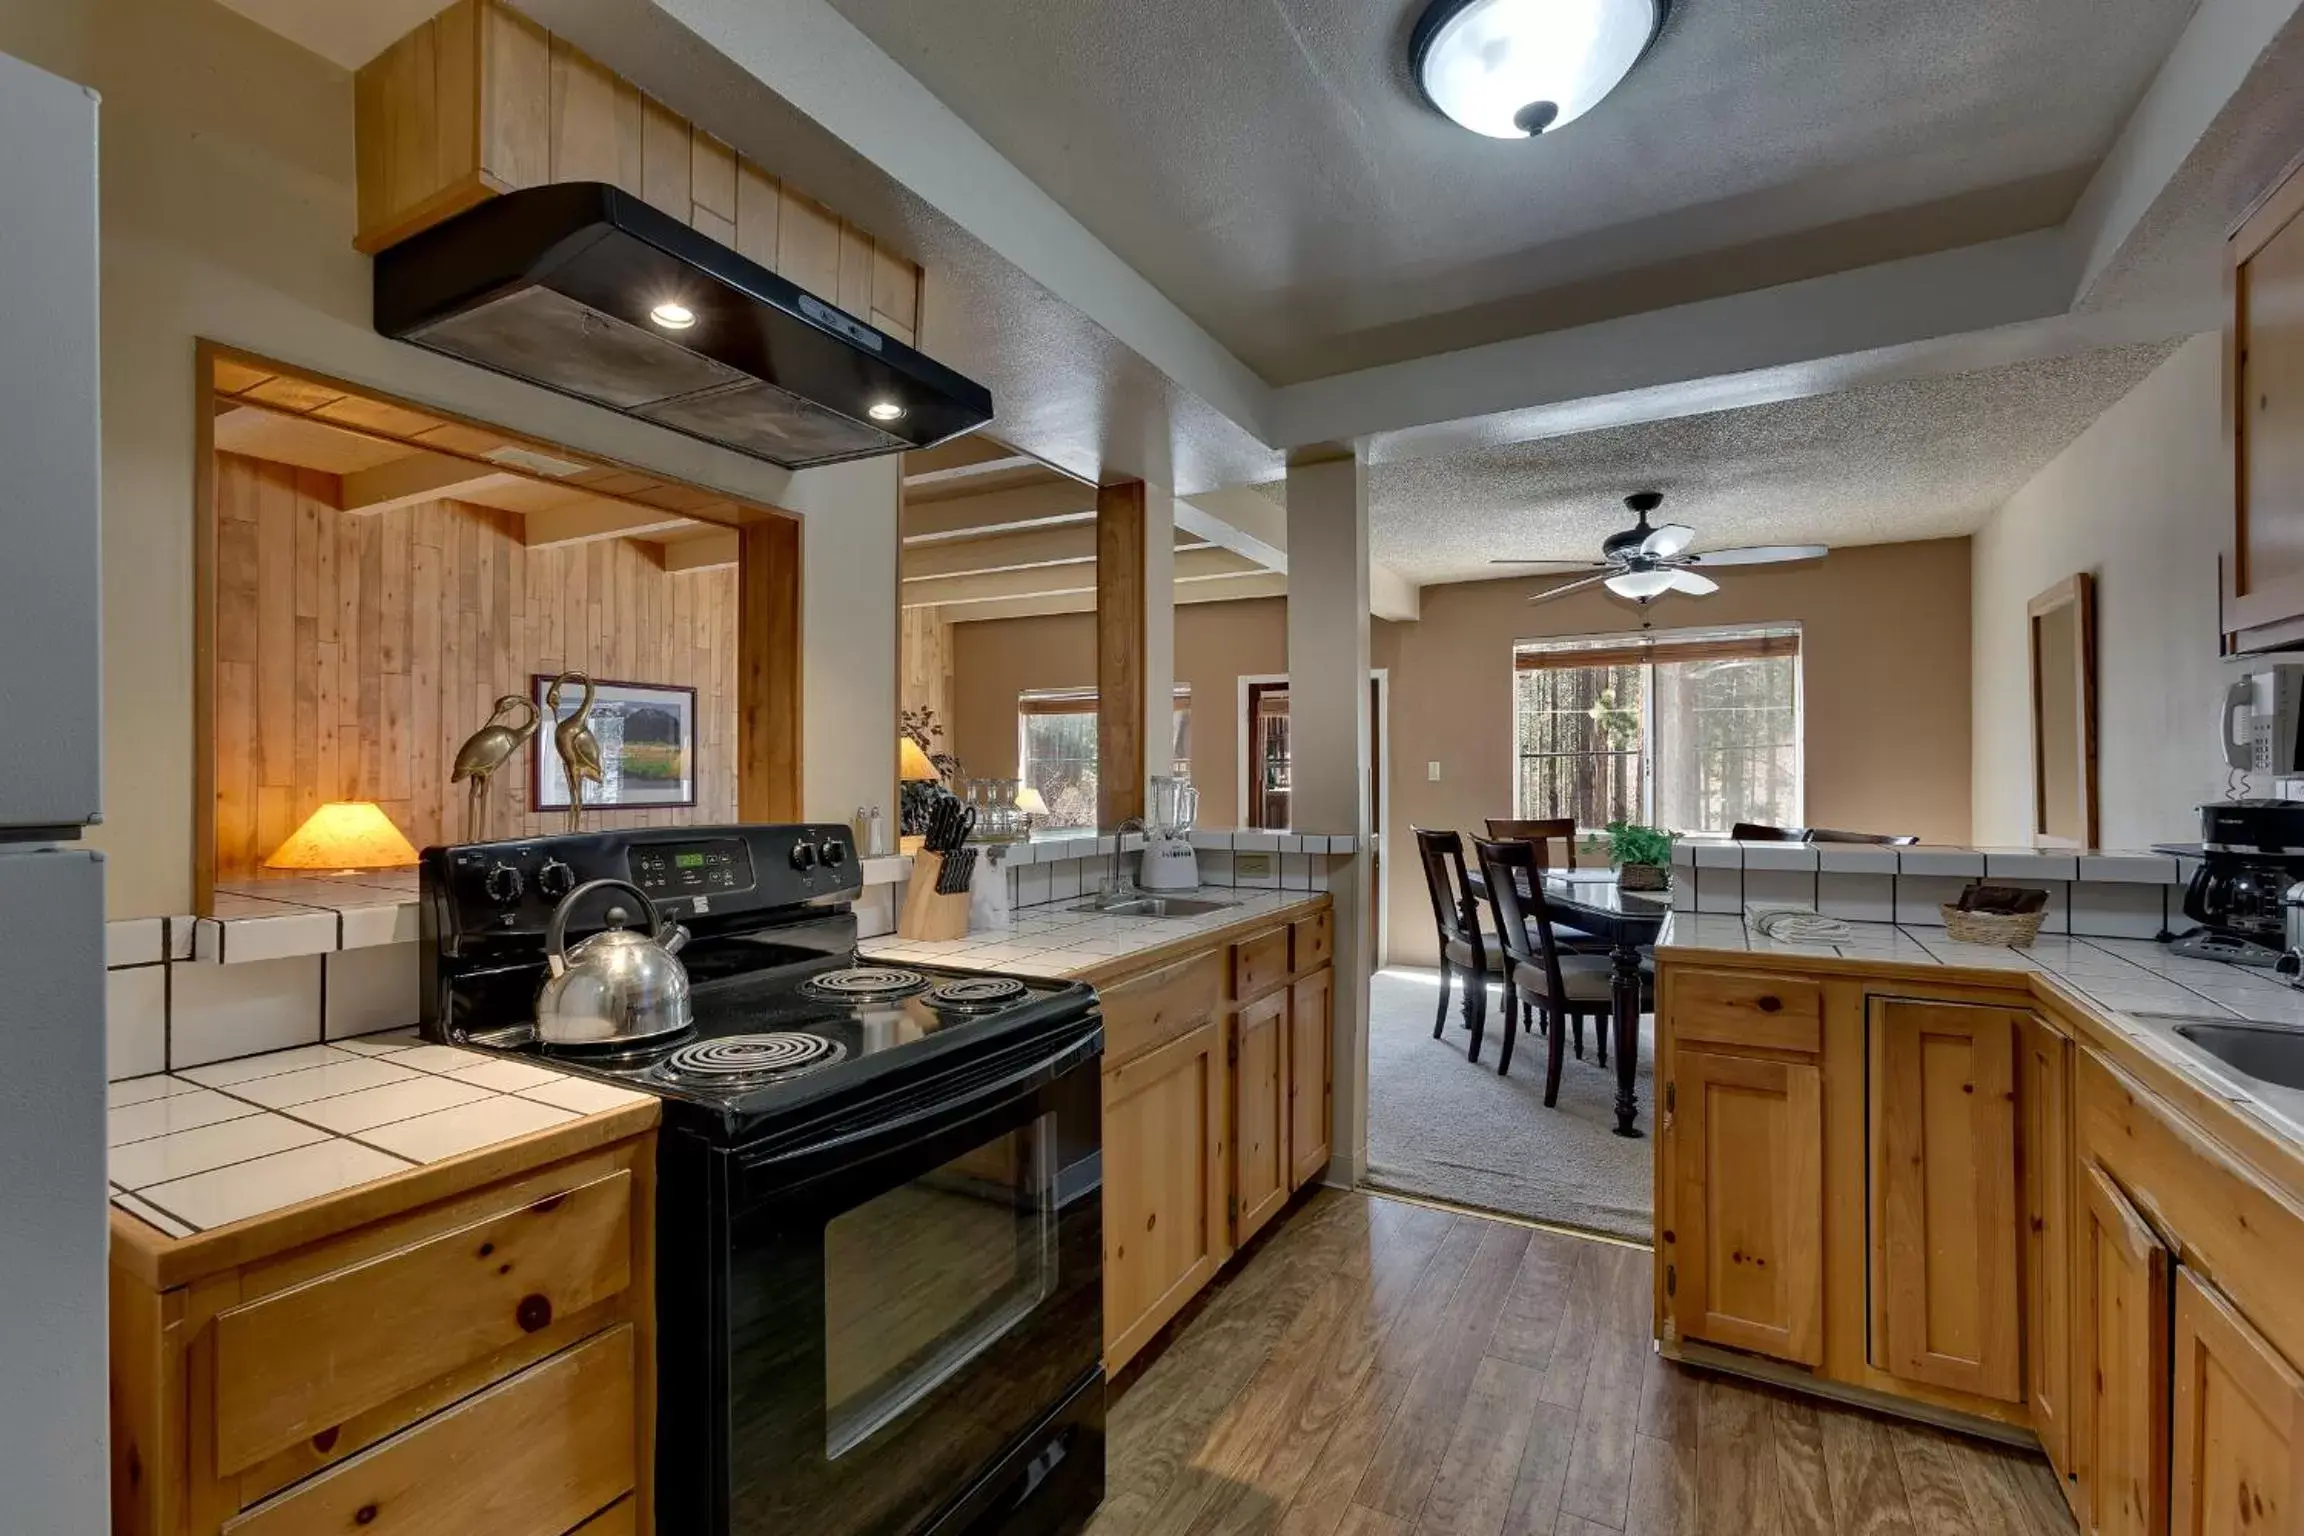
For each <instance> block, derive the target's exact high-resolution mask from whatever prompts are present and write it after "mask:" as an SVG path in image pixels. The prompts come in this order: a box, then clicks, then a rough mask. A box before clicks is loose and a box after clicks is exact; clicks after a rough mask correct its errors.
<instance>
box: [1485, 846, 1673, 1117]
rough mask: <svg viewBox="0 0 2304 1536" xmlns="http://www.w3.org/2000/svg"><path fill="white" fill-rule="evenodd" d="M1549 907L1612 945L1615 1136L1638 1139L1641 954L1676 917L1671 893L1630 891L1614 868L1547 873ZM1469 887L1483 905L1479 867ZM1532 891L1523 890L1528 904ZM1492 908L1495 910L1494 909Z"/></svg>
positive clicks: (1610, 992) (1610, 982)
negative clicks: (1668, 920) (1618, 877)
mask: <svg viewBox="0 0 2304 1536" xmlns="http://www.w3.org/2000/svg"><path fill="white" fill-rule="evenodd" d="M1542 874H1543V879H1544V904H1545V906H1546V907H1547V908H1548V909H1549V910H1550V911H1551V914H1552V915H1553V917H1554V918H1556V919H1557V920H1558V921H1560V922H1562V923H1566V924H1569V925H1571V926H1573V927H1576V928H1580V929H1582V930H1583V931H1584V932H1586V933H1588V934H1590V935H1592V936H1593V937H1594V938H1596V939H1600V940H1603V941H1604V942H1605V943H1606V944H1607V945H1608V960H1609V974H1608V1003H1609V1014H1610V1020H1609V1022H1610V1023H1612V1024H1613V1025H1614V1026H1615V1029H1614V1033H1615V1036H1616V1040H1615V1048H1616V1134H1617V1135H1619V1136H1627V1137H1638V1136H1639V1135H1640V1134H1641V1131H1640V1126H1639V1124H1638V1119H1639V1111H1640V1105H1639V1100H1638V1098H1637V1096H1636V1095H1635V1093H1634V1092H1633V1088H1634V1085H1635V1083H1636V1082H1637V1081H1638V1077H1639V1071H1640V968H1641V965H1642V963H1643V961H1644V960H1645V958H1646V957H1645V956H1644V955H1643V954H1642V953H1641V951H1642V950H1643V949H1645V948H1647V947H1648V946H1651V945H1653V944H1654V943H1655V942H1656V938H1657V935H1659V934H1660V933H1662V932H1663V931H1664V922H1665V919H1667V918H1669V917H1670V916H1671V915H1672V896H1671V893H1670V892H1669V891H1627V890H1625V889H1624V888H1623V887H1622V886H1621V885H1620V884H1618V882H1617V879H1616V871H1615V870H1613V869H1547V870H1544V871H1542ZM1465 883H1466V884H1467V885H1469V886H1470V887H1471V888H1472V894H1473V895H1474V896H1476V897H1478V898H1479V899H1480V900H1482V901H1486V900H1487V899H1488V882H1487V879H1486V877H1485V876H1484V875H1483V874H1482V873H1481V871H1479V870H1477V869H1473V870H1467V871H1466V872H1465ZM1532 895H1533V893H1532V892H1530V891H1528V890H1525V889H1523V890H1522V891H1521V892H1520V897H1521V899H1522V900H1523V901H1526V900H1528V899H1530V898H1531V896H1532ZM1491 910H1493V908H1491Z"/></svg>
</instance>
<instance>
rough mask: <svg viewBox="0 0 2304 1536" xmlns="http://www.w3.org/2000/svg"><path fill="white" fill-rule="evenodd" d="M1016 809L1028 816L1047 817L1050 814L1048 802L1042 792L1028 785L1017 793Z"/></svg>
mask: <svg viewBox="0 0 2304 1536" xmlns="http://www.w3.org/2000/svg"><path fill="white" fill-rule="evenodd" d="M1016 809H1018V810H1020V811H1022V812H1023V813H1024V814H1025V815H1027V816H1045V815H1047V814H1048V802H1047V800H1046V799H1045V798H1043V797H1042V795H1041V793H1040V791H1038V790H1036V789H1034V788H1033V787H1032V786H1031V785H1029V784H1027V785H1025V786H1024V787H1023V788H1021V789H1019V790H1017V791H1016Z"/></svg>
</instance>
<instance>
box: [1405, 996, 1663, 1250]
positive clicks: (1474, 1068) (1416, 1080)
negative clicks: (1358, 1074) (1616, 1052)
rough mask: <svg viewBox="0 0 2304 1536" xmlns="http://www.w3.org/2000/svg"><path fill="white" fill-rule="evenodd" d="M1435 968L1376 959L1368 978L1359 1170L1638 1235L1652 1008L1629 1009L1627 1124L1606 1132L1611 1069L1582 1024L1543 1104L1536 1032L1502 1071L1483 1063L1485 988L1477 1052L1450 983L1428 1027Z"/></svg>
mask: <svg viewBox="0 0 2304 1536" xmlns="http://www.w3.org/2000/svg"><path fill="white" fill-rule="evenodd" d="M1439 985H1440V973H1439V972H1438V971H1425V970H1410V969H1407V968H1397V969H1391V970H1385V971H1379V972H1378V973H1377V974H1376V976H1375V978H1374V979H1373V980H1372V981H1371V982H1370V983H1369V1017H1368V1100H1369V1102H1368V1182H1369V1183H1370V1184H1373V1185H1375V1186H1377V1187H1378V1188H1381V1189H1389V1190H1396V1191H1398V1192H1400V1193H1402V1194H1409V1195H1422V1196H1424V1197H1426V1198H1428V1199H1434V1200H1446V1201H1449V1202H1452V1203H1454V1204H1457V1205H1468V1206H1475V1207H1477V1208H1479V1209H1482V1210H1490V1211H1502V1212H1504V1213H1506V1214H1507V1215H1513V1216H1525V1217H1527V1218H1529V1219H1531V1220H1535V1221H1545V1222H1553V1223H1556V1224H1558V1225H1560V1226H1564V1227H1577V1228H1581V1229H1583V1230H1585V1231H1589V1232H1604V1233H1607V1234H1609V1235H1610V1236H1613V1237H1629V1238H1635V1239H1638V1240H1639V1241H1641V1242H1646V1241H1648V1240H1649V1238H1650V1236H1651V1230H1650V1229H1651V1218H1652V1215H1653V1211H1652V1203H1651V1202H1652V1194H1651V1176H1650V1158H1651V1156H1652V1154H1653V1150H1654V1147H1655V1141H1654V1140H1653V1136H1654V1132H1655V1128H1656V1127H1655V1089H1654V1080H1653V1072H1652V1068H1653V1062H1654V1057H1655V1036H1654V1032H1653V1025H1654V1021H1653V1020H1651V1019H1646V1018H1643V1019H1642V1020H1641V1021H1640V1075H1639V1079H1638V1088H1637V1090H1636V1091H1637V1093H1638V1095H1639V1103H1640V1117H1639V1122H1638V1123H1639V1126H1640V1129H1641V1130H1642V1131H1643V1132H1644V1133H1647V1134H1645V1135H1643V1136H1642V1137H1641V1139H1640V1140H1637V1141H1632V1140H1627V1139H1625V1138H1623V1137H1620V1136H1617V1135H1616V1134H1614V1126H1615V1124H1616V1069H1615V1063H1614V1062H1613V1060H1611V1062H1610V1064H1609V1067H1608V1069H1607V1070H1606V1071H1602V1070H1601V1069H1600V1067H1599V1065H1598V1063H1597V1060H1596V1058H1595V1056H1594V1054H1593V1042H1592V1034H1591V1027H1590V1026H1589V1025H1587V1026H1586V1030H1585V1039H1584V1059H1583V1060H1582V1061H1578V1060H1577V1059H1576V1057H1575V1054H1574V1053H1573V1052H1571V1053H1570V1054H1569V1056H1568V1058H1567V1061H1566V1062H1565V1064H1564V1065H1563V1066H1562V1068H1561V1072H1560V1102H1559V1105H1558V1106H1557V1107H1556V1108H1552V1109H1546V1108H1545V1107H1544V1039H1543V1037H1542V1036H1541V1035H1536V1034H1524V1035H1522V1036H1521V1037H1520V1040H1519V1043H1518V1044H1517V1045H1516V1046H1515V1047H1514V1048H1513V1053H1512V1073H1511V1075H1510V1076H1509V1077H1499V1076H1497V1074H1496V1062H1497V1058H1498V1052H1499V1049H1500V1046H1501V1034H1502V1030H1503V1022H1502V1021H1503V1016H1504V1010H1503V1003H1502V1000H1501V998H1499V997H1498V996H1496V995H1495V994H1494V993H1491V994H1490V996H1489V1000H1488V1028H1487V1033H1486V1038H1485V1039H1484V1040H1483V1042H1482V1045H1481V1049H1480V1060H1479V1061H1478V1062H1470V1061H1466V1060H1465V1059H1464V1051H1465V1048H1466V1046H1467V1045H1468V1044H1469V1043H1470V1040H1471V1035H1470V1033H1469V1032H1468V1031H1466V1030H1465V1029H1464V1028H1463V1027H1462V1024H1463V1011H1462V1007H1461V1003H1460V999H1461V997H1462V995H1463V994H1462V991H1461V989H1458V988H1451V989H1450V998H1451V1001H1450V1004H1449V1009H1448V1028H1447V1030H1446V1032H1445V1033H1444V1034H1443V1035H1442V1037H1441V1038H1440V1039H1438V1040H1435V1039H1433V1038H1432V1010H1433V1009H1434V1007H1435V1006H1436V1005H1437V1004H1438V1001H1439V990H1438V989H1439Z"/></svg>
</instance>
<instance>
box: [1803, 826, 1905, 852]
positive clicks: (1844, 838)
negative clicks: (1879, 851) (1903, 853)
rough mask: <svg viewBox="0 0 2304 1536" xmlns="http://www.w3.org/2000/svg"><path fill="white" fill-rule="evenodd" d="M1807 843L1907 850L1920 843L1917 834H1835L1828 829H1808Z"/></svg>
mask: <svg viewBox="0 0 2304 1536" xmlns="http://www.w3.org/2000/svg"><path fill="white" fill-rule="evenodd" d="M1808 841H1810V842H1812V843H1877V844H1880V845H1881V846H1882V847H1887V848H1909V847H1911V846H1912V845H1913V844H1914V843H1917V842H1918V841H1920V838H1919V836H1918V834H1916V833H1911V832H1906V833H1901V834H1897V835H1891V834H1889V833H1886V832H1835V831H1833V830H1832V829H1831V828H1830V827H1810V828H1809V829H1808Z"/></svg>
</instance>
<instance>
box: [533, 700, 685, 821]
mask: <svg viewBox="0 0 2304 1536" xmlns="http://www.w3.org/2000/svg"><path fill="white" fill-rule="evenodd" d="M552 681H553V680H552V679H551V678H550V677H547V676H545V675H544V674H542V673H537V674H536V675H535V676H533V677H531V678H530V679H529V687H530V688H531V690H532V691H533V694H534V697H535V700H536V709H537V711H538V713H540V714H541V715H542V716H543V724H542V725H540V726H538V727H537V730H536V737H535V741H534V743H533V745H532V746H531V748H530V754H531V756H530V760H531V762H532V763H533V764H534V769H533V771H532V772H531V773H530V775H529V779H528V784H529V791H528V803H529V805H530V806H531V807H532V808H533V809H535V810H539V811H564V810H566V809H568V775H567V772H566V770H565V768H564V767H563V766H562V764H561V762H560V753H559V749H558V748H557V746H556V745H555V744H554V741H553V734H552V727H553V726H554V725H556V724H557V723H558V722H559V721H561V720H566V719H569V718H570V717H571V716H573V715H574V714H575V713H576V711H577V710H578V709H580V708H582V707H583V704H584V689H583V687H582V685H581V684H578V683H573V682H571V683H569V684H567V685H566V686H564V687H563V688H561V690H560V707H559V711H558V714H557V715H555V714H554V711H553V708H552V705H551V704H550V703H549V702H548V701H547V700H546V697H545V696H546V695H547V694H549V693H550V692H551V691H552ZM592 690H593V698H592V713H591V714H590V715H588V716H586V717H585V722H584V723H585V724H586V725H589V726H590V727H591V728H592V734H593V736H594V737H595V738H597V739H598V741H599V743H600V768H601V782H600V783H598V784H591V785H587V786H586V787H585V790H584V803H585V805H587V806H595V807H600V808H603V809H610V810H613V809H617V808H619V807H620V808H622V809H625V810H656V809H659V808H661V807H664V806H677V805H694V804H695V803H696V690H695V689H693V688H682V687H677V686H673V685H669V684H661V683H618V682H610V681H607V680H605V679H595V680H594V682H593V684H592Z"/></svg>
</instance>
